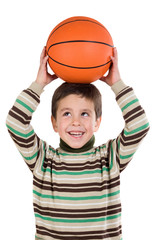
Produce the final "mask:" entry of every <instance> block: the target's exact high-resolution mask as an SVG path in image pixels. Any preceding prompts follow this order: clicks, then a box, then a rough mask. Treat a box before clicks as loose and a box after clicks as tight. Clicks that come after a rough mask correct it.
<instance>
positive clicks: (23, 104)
mask: <svg viewBox="0 0 160 240" xmlns="http://www.w3.org/2000/svg"><path fill="white" fill-rule="evenodd" d="M16 102H17V103H19V104H20V105H22V106H23V107H25V108H26V109H27V110H29V111H30V112H31V113H33V112H34V110H33V109H32V108H30V107H29V106H28V105H27V104H26V103H24V102H22V101H21V100H19V99H16Z"/></svg>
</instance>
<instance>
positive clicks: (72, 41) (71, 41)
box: [48, 40, 114, 52]
mask: <svg viewBox="0 0 160 240" xmlns="http://www.w3.org/2000/svg"><path fill="white" fill-rule="evenodd" d="M74 42H76V43H77V42H89V43H98V44H103V45H107V46H109V47H111V48H113V47H114V46H112V45H110V44H108V43H105V42H98V41H91V40H70V41H64V42H57V43H54V44H52V45H50V46H49V48H48V52H49V49H50V48H51V47H52V46H55V45H58V44H64V43H74Z"/></svg>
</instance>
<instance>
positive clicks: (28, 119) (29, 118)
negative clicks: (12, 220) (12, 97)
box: [11, 106, 31, 121]
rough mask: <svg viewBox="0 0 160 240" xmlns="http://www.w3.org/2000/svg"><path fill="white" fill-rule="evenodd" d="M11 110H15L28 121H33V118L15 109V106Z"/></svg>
mask: <svg viewBox="0 0 160 240" xmlns="http://www.w3.org/2000/svg"><path fill="white" fill-rule="evenodd" d="M11 110H13V111H14V112H16V113H17V114H19V115H21V116H22V117H23V118H24V119H25V120H26V121H30V120H31V116H28V115H27V114H25V113H24V112H22V111H21V110H20V109H19V108H17V107H15V106H13V107H12V108H11Z"/></svg>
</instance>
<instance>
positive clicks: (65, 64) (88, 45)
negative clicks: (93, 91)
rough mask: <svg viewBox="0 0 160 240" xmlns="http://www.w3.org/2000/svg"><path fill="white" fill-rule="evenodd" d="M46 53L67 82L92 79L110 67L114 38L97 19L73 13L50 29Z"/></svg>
mask: <svg viewBox="0 0 160 240" xmlns="http://www.w3.org/2000/svg"><path fill="white" fill-rule="evenodd" d="M46 53H47V54H48V57H49V58H48V63H49V66H50V68H51V69H52V70H53V72H54V73H55V74H56V75H57V76H58V77H59V78H61V79H63V80H64V81H66V82H72V83H91V82H93V81H96V80H98V79H99V78H100V77H102V76H103V75H104V74H105V73H106V72H107V70H108V69H109V67H110V64H111V56H112V55H113V41H112V37H111V35H110V33H109V32H108V30H107V29H106V28H105V27H104V26H103V25H102V24H101V23H100V22H98V21H97V20H94V19H92V18H88V17H71V18H68V19H66V20H64V21H62V22H61V23H59V24H58V25H57V26H56V27H55V28H54V29H53V30H52V31H51V33H50V35H49V37H48V40H47V44H46Z"/></svg>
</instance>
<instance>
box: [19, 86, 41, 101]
mask: <svg viewBox="0 0 160 240" xmlns="http://www.w3.org/2000/svg"><path fill="white" fill-rule="evenodd" d="M23 92H25V93H27V94H28V95H29V96H30V97H32V98H33V99H34V100H36V102H37V103H40V99H39V96H38V95H37V94H36V93H35V92H33V91H32V90H31V89H27V90H23Z"/></svg>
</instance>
